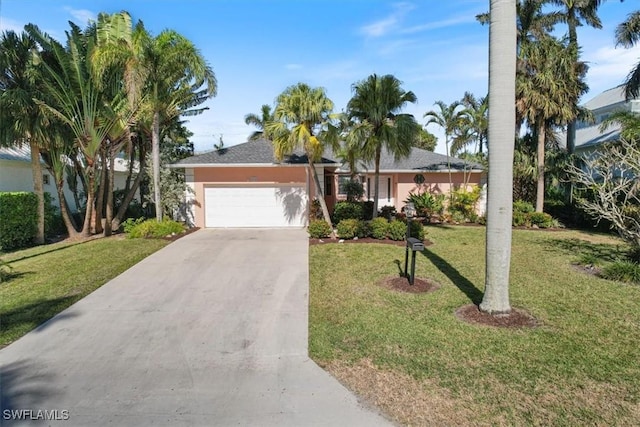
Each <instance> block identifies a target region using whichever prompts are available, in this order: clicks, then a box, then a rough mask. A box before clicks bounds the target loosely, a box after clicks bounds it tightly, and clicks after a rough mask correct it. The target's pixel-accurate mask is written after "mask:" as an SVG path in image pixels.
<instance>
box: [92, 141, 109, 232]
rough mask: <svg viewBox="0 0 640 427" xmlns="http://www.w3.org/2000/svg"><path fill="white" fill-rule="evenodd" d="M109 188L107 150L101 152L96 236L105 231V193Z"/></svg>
mask: <svg viewBox="0 0 640 427" xmlns="http://www.w3.org/2000/svg"><path fill="white" fill-rule="evenodd" d="M106 187H107V149H106V148H103V149H102V150H100V185H99V187H98V189H97V197H96V210H95V217H94V218H95V227H94V231H95V233H96V234H100V233H102V231H103V228H102V215H103V212H104V191H105V188H106Z"/></svg>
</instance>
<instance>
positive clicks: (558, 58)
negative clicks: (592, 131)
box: [516, 37, 587, 212]
mask: <svg viewBox="0 0 640 427" xmlns="http://www.w3.org/2000/svg"><path fill="white" fill-rule="evenodd" d="M577 57H578V56H577V50H576V49H575V47H574V46H572V45H567V44H566V43H565V42H563V41H559V40H556V39H554V38H552V37H544V38H542V39H541V40H539V41H537V42H535V43H526V44H524V45H522V47H521V50H520V59H521V72H520V73H518V76H517V103H516V107H517V109H518V111H519V113H520V114H521V116H522V117H524V118H526V119H527V121H528V122H529V123H530V125H531V127H532V129H533V131H534V134H535V135H536V136H537V139H538V142H537V150H536V152H537V154H536V157H537V174H536V176H537V191H536V211H538V212H542V209H543V206H544V189H545V175H544V173H545V145H546V142H547V139H546V135H547V128H548V126H549V124H550V123H552V124H556V125H562V124H566V123H567V122H569V121H571V120H573V119H575V118H576V116H577V112H576V110H575V108H574V106H573V105H572V100H573V99H574V98H575V97H576V94H577V95H578V96H580V95H582V94H583V93H584V92H586V90H587V86H586V84H585V83H584V82H583V81H582V79H581V78H580V76H579V75H578V74H577V73H576V62H577ZM559 75H560V76H563V78H558V76H559Z"/></svg>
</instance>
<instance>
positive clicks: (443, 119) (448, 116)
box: [424, 101, 464, 203]
mask: <svg viewBox="0 0 640 427" xmlns="http://www.w3.org/2000/svg"><path fill="white" fill-rule="evenodd" d="M435 105H437V106H438V107H439V108H440V111H435V110H430V111H427V112H426V113H424V117H425V118H427V123H426V125H427V126H428V125H430V124H432V123H433V124H436V125H438V126H440V127H441V128H442V129H443V130H444V144H445V149H446V154H447V169H448V171H449V202H450V203H451V202H452V201H453V180H452V179H451V159H449V156H450V155H451V152H450V148H449V144H450V143H451V142H452V137H453V136H454V135H455V133H456V131H457V130H458V129H459V127H460V124H461V122H462V118H463V116H464V113H463V109H462V108H461V107H462V104H461V103H460V102H459V101H454V102H452V103H451V104H449V105H447V104H445V103H444V102H443V101H436V103H435Z"/></svg>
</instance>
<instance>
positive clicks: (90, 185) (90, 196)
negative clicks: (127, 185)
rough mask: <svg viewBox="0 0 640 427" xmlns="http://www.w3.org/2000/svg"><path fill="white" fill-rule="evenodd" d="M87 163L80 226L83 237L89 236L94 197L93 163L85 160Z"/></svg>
mask: <svg viewBox="0 0 640 427" xmlns="http://www.w3.org/2000/svg"><path fill="white" fill-rule="evenodd" d="M87 161H88V162H90V163H89V165H88V166H87V173H86V174H87V177H86V179H87V209H86V212H85V214H84V224H83V226H82V235H83V236H85V237H89V236H91V212H92V211H93V207H94V197H95V179H96V178H95V164H94V162H93V160H90V161H89V160H87Z"/></svg>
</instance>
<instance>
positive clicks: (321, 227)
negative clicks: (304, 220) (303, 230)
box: [307, 219, 333, 239]
mask: <svg viewBox="0 0 640 427" xmlns="http://www.w3.org/2000/svg"><path fill="white" fill-rule="evenodd" d="M307 231H308V232H309V236H310V237H311V238H312V239H322V238H325V237H329V236H330V235H331V233H332V232H333V230H332V229H331V226H330V225H329V224H327V221H325V220H323V219H312V220H311V221H310V222H309V227H308V228H307Z"/></svg>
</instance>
